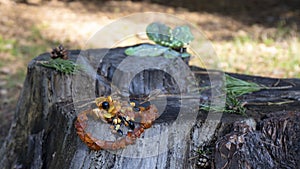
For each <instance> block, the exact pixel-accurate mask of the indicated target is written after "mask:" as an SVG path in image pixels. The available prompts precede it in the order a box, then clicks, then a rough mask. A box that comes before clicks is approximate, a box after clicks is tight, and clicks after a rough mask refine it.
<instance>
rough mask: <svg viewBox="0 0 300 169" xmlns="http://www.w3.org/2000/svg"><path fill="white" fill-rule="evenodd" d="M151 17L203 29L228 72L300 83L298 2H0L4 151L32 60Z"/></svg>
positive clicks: (78, 46) (0, 112) (0, 135)
mask: <svg viewBox="0 0 300 169" xmlns="http://www.w3.org/2000/svg"><path fill="white" fill-rule="evenodd" d="M147 11H153V12H164V13H169V14H173V15H175V16H177V17H179V18H182V19H185V20H187V21H189V22H191V23H192V24H194V25H197V26H198V27H199V28H200V29H201V30H202V31H203V32H204V33H205V35H206V37H207V38H208V39H210V40H211V41H212V43H213V45H214V48H215V51H216V53H217V55H218V57H219V58H220V63H219V67H220V68H221V69H223V70H224V71H228V72H236V73H243V74H252V75H259V76H269V77H278V78H300V35H299V32H300V27H299V26H300V1H298V0H248V1H241V0H171V1H170V0H135V1H133V0H132V1H129V0H121V1H115V0H98V1H96V0H94V1H88V0H63V1H59V0H48V1H44V0H14V1H12V0H0V60H1V62H0V121H1V123H0V145H1V143H2V142H3V139H4V136H5V135H6V134H7V132H8V129H9V126H10V123H11V120H12V118H13V113H14V109H15V106H16V102H17V99H18V97H19V94H20V91H21V89H22V85H23V81H24V79H25V76H26V66H27V64H28V62H29V61H30V60H31V59H32V58H34V57H36V56H37V55H39V54H41V53H44V52H49V51H51V49H52V48H53V47H55V46H57V45H58V44H60V43H61V44H63V45H64V46H66V47H67V48H68V49H82V48H83V47H84V44H85V42H86V41H87V40H88V39H89V37H91V36H92V35H93V34H94V33H95V32H96V31H97V30H99V29H100V28H101V27H103V26H105V25H106V24H109V23H111V22H112V21H113V20H114V19H118V18H120V17H123V16H126V15H129V14H132V13H135V12H147Z"/></svg>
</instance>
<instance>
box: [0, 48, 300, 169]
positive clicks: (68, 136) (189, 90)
mask: <svg viewBox="0 0 300 169" xmlns="http://www.w3.org/2000/svg"><path fill="white" fill-rule="evenodd" d="M124 50H125V48H115V49H111V50H106V49H93V50H86V51H81V52H80V51H76V50H72V51H69V58H70V59H71V60H74V61H75V60H77V62H78V63H80V64H84V65H86V69H87V70H88V71H87V72H89V73H79V74H76V75H65V74H62V73H59V72H57V71H55V70H53V69H48V68H45V67H42V66H41V65H40V64H39V63H38V62H40V61H45V60H48V59H49V57H50V55H49V54H48V53H46V54H42V55H40V56H38V57H37V58H35V59H33V60H32V61H31V62H30V63H29V65H28V72H27V77H26V80H25V82H24V88H23V91H22V94H21V96H20V99H19V101H18V104H17V108H16V112H15V119H14V122H13V124H12V126H11V129H10V132H9V135H8V136H7V138H6V141H5V142H4V144H3V145H2V148H1V149H0V156H1V157H2V158H1V159H0V166H3V168H147V169H148V168H297V166H299V165H300V164H299V160H297V159H299V158H300V155H299V151H297V150H299V148H300V142H299V141H300V140H299V138H300V127H299V123H300V122H299V114H300V113H299V109H300V104H299V103H300V80H299V79H271V78H263V77H255V76H246V75H238V74H231V75H232V76H234V77H236V78H239V79H242V80H246V81H253V82H256V83H258V84H263V85H265V86H291V87H290V88H286V89H281V90H261V91H258V92H254V93H250V94H246V95H243V96H241V97H240V98H239V99H241V100H242V101H244V102H247V103H248V104H246V108H247V112H246V113H247V116H241V115H237V114H223V115H222V114H221V113H208V112H206V111H201V110H199V105H200V104H201V103H204V102H209V101H211V100H212V92H216V91H211V90H205V91H203V92H200V91H199V92H198V93H197V92H196V93H197V94H198V95H197V96H196V97H195V90H194V89H196V88H197V87H198V86H200V88H201V87H205V86H210V85H211V80H212V79H211V78H212V76H209V73H207V72H208V71H207V70H205V69H200V68H197V67H190V66H187V65H186V64H184V61H182V60H181V59H180V58H177V59H173V60H170V59H166V58H163V57H155V58H139V57H134V56H132V57H127V56H126V55H125V54H124ZM102 56H103V57H102ZM95 58H96V59H95ZM97 58H101V59H97ZM153 63H155V64H153ZM178 70H180V71H178ZM176 72H178V73H177V74H176ZM212 72H215V73H213V74H216V76H217V75H221V76H222V74H223V73H222V72H218V71H212ZM191 78H194V79H192V80H191ZM193 81H196V82H197V84H193V83H192V82H193ZM222 83H223V82H222V81H221V82H220V83H218V82H216V84H217V85H220V86H222V85H223V84H222ZM155 89H159V90H160V96H163V97H158V98H156V99H154V100H151V101H150V103H151V104H155V105H156V106H157V107H158V109H159V114H160V117H159V118H158V119H157V120H156V121H155V123H154V125H153V126H152V127H151V128H150V129H147V130H146V131H145V133H144V134H143V135H142V136H141V138H139V139H137V141H136V143H135V144H134V145H130V146H128V147H126V148H125V149H122V150H118V151H108V150H100V151H92V150H89V148H88V147H87V146H86V145H85V144H84V143H83V142H82V141H81V140H80V139H79V137H78V136H77V134H76V131H75V128H74V121H75V119H76V117H77V114H78V113H79V112H81V111H82V110H84V109H86V108H90V107H89V106H91V105H92V103H90V104H87V103H88V102H89V101H92V100H94V99H95V98H96V97H99V96H107V95H111V94H114V93H116V92H119V93H120V94H121V95H122V96H123V97H124V98H122V99H125V100H126V99H127V100H129V99H132V98H135V99H136V100H139V99H143V98H145V97H147V96H148V95H149V94H150V93H151V91H153V90H155ZM191 95H192V96H193V97H194V98H192V99H190V98H187V97H184V96H191ZM82 105H87V106H82ZM183 117H186V118H183ZM190 122H192V123H190ZM97 125H98V124H97ZM97 132H98V133H103V132H105V133H106V134H108V138H107V139H114V138H109V137H110V136H113V134H111V133H110V130H109V125H107V124H101V125H100V124H99V127H97V129H96V131H95V133H97ZM100 135H101V134H99V135H97V136H99V137H100ZM101 137H102V136H101ZM103 137H104V136H103Z"/></svg>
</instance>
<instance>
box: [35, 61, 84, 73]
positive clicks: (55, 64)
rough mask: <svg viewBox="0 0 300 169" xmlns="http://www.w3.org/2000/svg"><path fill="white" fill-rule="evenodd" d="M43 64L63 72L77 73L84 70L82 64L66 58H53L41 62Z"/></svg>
mask: <svg viewBox="0 0 300 169" xmlns="http://www.w3.org/2000/svg"><path fill="white" fill-rule="evenodd" d="M40 63H41V64H42V65H43V66H45V67H48V68H52V69H55V70H57V71H59V72H61V73H65V74H75V73H77V72H79V71H80V70H83V67H82V66H81V65H78V64H76V63H74V62H73V61H71V60H64V59H60V58H57V59H51V60H49V61H46V62H40Z"/></svg>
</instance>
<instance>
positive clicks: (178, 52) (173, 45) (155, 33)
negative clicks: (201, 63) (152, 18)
mask: <svg viewBox="0 0 300 169" xmlns="http://www.w3.org/2000/svg"><path fill="white" fill-rule="evenodd" d="M146 34H147V36H148V38H149V39H150V40H152V41H154V42H155V43H156V45H150V44H142V45H139V46H136V47H130V48H127V49H126V50H125V54H126V55H128V56H139V57H147V56H149V57H156V56H164V57H165V58H176V57H181V58H186V57H189V56H190V54H189V53H187V52H185V46H186V45H188V44H189V43H190V42H191V41H192V40H194V36H193V34H192V33H191V31H190V28H189V27H188V26H186V25H184V26H177V27H175V28H174V29H173V30H172V29H171V28H170V27H168V26H166V25H164V24H162V23H159V22H154V23H151V24H150V25H148V26H147V28H146Z"/></svg>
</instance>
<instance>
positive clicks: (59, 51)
mask: <svg viewBox="0 0 300 169" xmlns="http://www.w3.org/2000/svg"><path fill="white" fill-rule="evenodd" d="M50 55H51V58H52V59H57V58H61V59H64V60H67V59H68V51H67V49H65V48H64V47H63V46H62V45H59V46H58V47H56V48H53V49H52V51H51V53H50Z"/></svg>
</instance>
